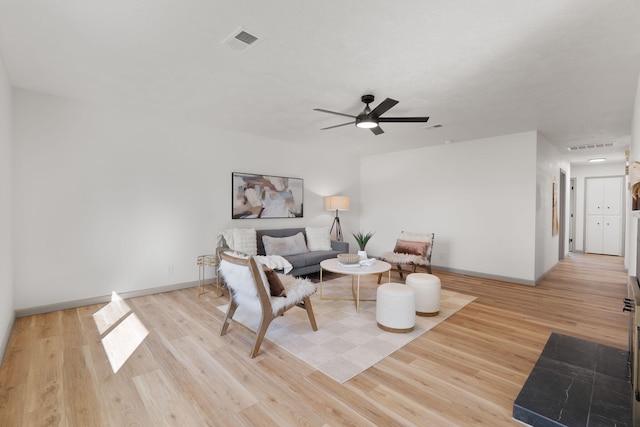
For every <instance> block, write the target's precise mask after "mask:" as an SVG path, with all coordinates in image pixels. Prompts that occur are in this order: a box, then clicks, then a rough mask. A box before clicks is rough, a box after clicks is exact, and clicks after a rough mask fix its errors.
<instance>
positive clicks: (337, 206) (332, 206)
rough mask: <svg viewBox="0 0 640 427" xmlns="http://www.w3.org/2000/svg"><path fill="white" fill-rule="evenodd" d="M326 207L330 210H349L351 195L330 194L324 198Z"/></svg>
mask: <svg viewBox="0 0 640 427" xmlns="http://www.w3.org/2000/svg"><path fill="white" fill-rule="evenodd" d="M324 208H325V209H326V210H328V211H348V210H349V196H328V197H325V198H324Z"/></svg>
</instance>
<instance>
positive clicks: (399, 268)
mask: <svg viewBox="0 0 640 427" xmlns="http://www.w3.org/2000/svg"><path fill="white" fill-rule="evenodd" d="M398 274H399V275H400V278H401V279H402V268H401V267H400V264H398Z"/></svg>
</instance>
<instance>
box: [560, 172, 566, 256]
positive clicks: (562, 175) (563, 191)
mask: <svg viewBox="0 0 640 427" xmlns="http://www.w3.org/2000/svg"><path fill="white" fill-rule="evenodd" d="M566 186H567V174H566V172H565V171H563V170H562V169H560V191H559V194H558V216H559V217H560V221H558V225H559V227H558V236H559V238H558V260H563V259H564V247H565V246H564V243H565V242H564V239H565V222H566V218H565V215H564V214H565V212H566V209H565V203H566V193H567V191H566Z"/></svg>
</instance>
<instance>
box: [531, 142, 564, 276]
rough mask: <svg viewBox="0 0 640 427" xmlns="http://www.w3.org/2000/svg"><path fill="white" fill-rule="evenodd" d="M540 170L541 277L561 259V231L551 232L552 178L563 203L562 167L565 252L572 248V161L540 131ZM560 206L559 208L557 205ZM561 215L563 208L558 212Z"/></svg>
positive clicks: (538, 263) (538, 231) (538, 253)
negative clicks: (562, 190) (563, 178)
mask: <svg viewBox="0 0 640 427" xmlns="http://www.w3.org/2000/svg"><path fill="white" fill-rule="evenodd" d="M537 140H538V141H537V153H536V154H537V161H536V164H537V173H536V232H535V234H536V244H535V246H536V255H535V268H536V271H535V279H536V281H537V280H539V279H541V278H542V277H543V276H544V275H545V274H546V273H547V272H548V271H549V270H551V269H552V268H553V267H554V266H555V265H556V264H557V263H558V255H559V244H560V234H557V235H555V236H553V233H552V229H553V227H552V225H553V220H552V208H553V206H552V202H553V182H554V181H555V182H556V183H557V185H558V203H560V188H559V186H560V170H561V169H562V170H563V171H564V172H565V174H566V182H565V195H566V198H565V206H566V209H565V215H564V218H559V220H560V221H564V224H565V233H564V234H565V253H566V251H567V250H568V248H569V244H568V242H569V240H568V238H567V236H568V234H569V230H568V229H569V221H568V220H567V219H568V215H569V204H568V203H569V176H570V163H569V161H568V160H567V158H566V156H562V155H561V154H560V152H559V151H558V150H557V149H556V148H555V147H554V146H553V145H552V144H551V143H550V142H549V141H548V140H547V139H546V138H545V137H544V136H543V135H542V134H540V133H538V134H537ZM558 209H559V208H558ZM559 210H560V209H559ZM558 215H560V212H558Z"/></svg>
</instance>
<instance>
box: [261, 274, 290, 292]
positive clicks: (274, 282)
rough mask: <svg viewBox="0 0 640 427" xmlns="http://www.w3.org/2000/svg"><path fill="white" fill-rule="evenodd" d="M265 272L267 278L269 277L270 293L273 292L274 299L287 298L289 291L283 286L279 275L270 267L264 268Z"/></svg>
mask: <svg viewBox="0 0 640 427" xmlns="http://www.w3.org/2000/svg"><path fill="white" fill-rule="evenodd" d="M262 268H263V270H264V274H265V276H267V281H268V282H269V291H270V292H271V296H274V297H286V296H287V291H286V289H285V288H284V285H283V284H282V281H281V280H280V278H279V277H278V273H276V272H275V271H274V270H272V269H271V268H268V267H262Z"/></svg>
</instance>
